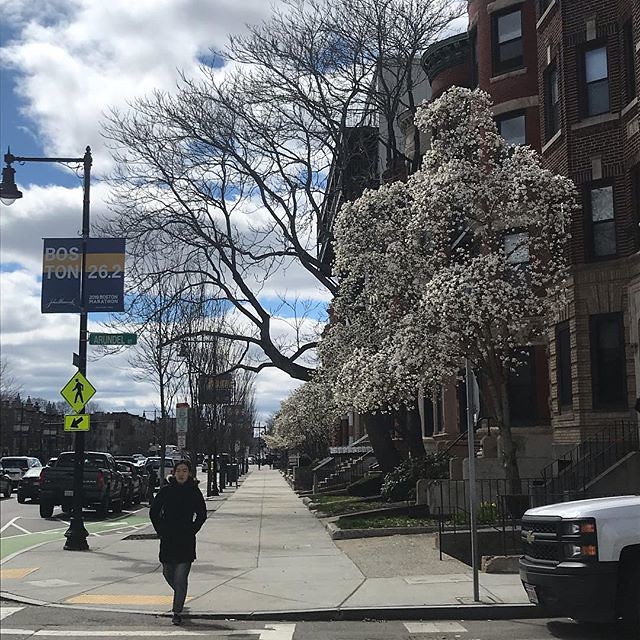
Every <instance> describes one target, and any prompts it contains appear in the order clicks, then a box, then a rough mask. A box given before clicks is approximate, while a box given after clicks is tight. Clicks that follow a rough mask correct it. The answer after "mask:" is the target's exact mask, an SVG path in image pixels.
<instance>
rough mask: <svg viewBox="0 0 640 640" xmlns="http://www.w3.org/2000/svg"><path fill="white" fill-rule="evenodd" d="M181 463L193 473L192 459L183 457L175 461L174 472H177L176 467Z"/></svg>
mask: <svg viewBox="0 0 640 640" xmlns="http://www.w3.org/2000/svg"><path fill="white" fill-rule="evenodd" d="M180 464H184V465H185V466H186V467H187V469H189V473H192V471H193V470H192V469H191V460H187V459H186V458H182V459H181V460H177V461H176V462H174V463H173V472H174V473H175V471H176V469H177V468H178V465H180Z"/></svg>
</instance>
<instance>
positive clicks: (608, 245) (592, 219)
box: [587, 185, 616, 258]
mask: <svg viewBox="0 0 640 640" xmlns="http://www.w3.org/2000/svg"><path fill="white" fill-rule="evenodd" d="M587 209H588V211H589V223H590V230H589V231H590V233H588V234H587V235H588V236H589V237H590V239H591V247H590V251H591V255H592V256H593V257H595V258H601V257H604V256H612V255H615V253H616V223H615V210H614V204H613V186H612V185H602V186H595V187H594V186H591V188H590V189H589V193H588V202H587Z"/></svg>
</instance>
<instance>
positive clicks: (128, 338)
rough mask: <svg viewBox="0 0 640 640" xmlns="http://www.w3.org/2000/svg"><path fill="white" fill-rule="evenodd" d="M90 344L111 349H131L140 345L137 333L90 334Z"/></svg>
mask: <svg viewBox="0 0 640 640" xmlns="http://www.w3.org/2000/svg"><path fill="white" fill-rule="evenodd" d="M89 344H92V345H104V346H109V347H118V346H127V347H130V346H132V345H134V344H138V335H137V334H135V333H90V334H89Z"/></svg>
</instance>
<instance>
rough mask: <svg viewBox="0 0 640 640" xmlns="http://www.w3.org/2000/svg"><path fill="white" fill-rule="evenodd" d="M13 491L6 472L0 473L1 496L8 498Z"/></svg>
mask: <svg viewBox="0 0 640 640" xmlns="http://www.w3.org/2000/svg"><path fill="white" fill-rule="evenodd" d="M12 491H13V482H12V481H11V478H10V477H9V476H8V475H7V474H6V473H0V493H1V494H2V497H3V498H10V497H11V492H12Z"/></svg>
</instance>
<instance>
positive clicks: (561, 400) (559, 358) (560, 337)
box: [555, 320, 573, 413]
mask: <svg viewBox="0 0 640 640" xmlns="http://www.w3.org/2000/svg"><path fill="white" fill-rule="evenodd" d="M555 334H556V383H557V388H558V410H559V411H560V413H562V412H563V411H567V410H573V380H572V375H571V366H572V362H571V326H570V325H569V321H568V320H565V321H564V322H560V323H558V324H557V325H556V331H555ZM567 356H568V357H567Z"/></svg>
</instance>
